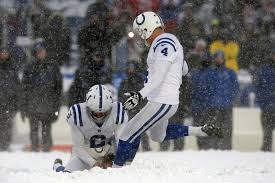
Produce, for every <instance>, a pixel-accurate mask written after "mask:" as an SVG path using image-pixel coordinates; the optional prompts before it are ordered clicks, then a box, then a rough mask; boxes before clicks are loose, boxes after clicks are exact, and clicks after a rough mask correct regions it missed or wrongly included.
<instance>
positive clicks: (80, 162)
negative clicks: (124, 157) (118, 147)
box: [53, 85, 139, 172]
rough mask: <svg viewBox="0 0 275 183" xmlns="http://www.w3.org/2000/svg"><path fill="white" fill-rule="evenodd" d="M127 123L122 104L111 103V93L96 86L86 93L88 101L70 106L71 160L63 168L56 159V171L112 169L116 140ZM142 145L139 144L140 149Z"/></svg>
mask: <svg viewBox="0 0 275 183" xmlns="http://www.w3.org/2000/svg"><path fill="white" fill-rule="evenodd" d="M127 121H128V115H127V113H126V112H125V111H124V109H123V107H122V104H121V103H120V102H114V103H113V101H112V96H111V92H110V91H109V90H108V89H107V87H105V86H104V85H95V86H93V87H92V88H91V89H90V90H89V92H88V93H87V94H86V102H85V103H79V104H75V105H73V106H71V107H70V111H69V113H68V116H67V122H68V124H69V125H70V127H71V135H72V152H71V158H70V160H69V161H68V163H67V164H66V166H63V165H62V160H61V159H56V160H55V163H54V166H53V169H54V170H55V171H56V172H60V171H62V172H73V171H82V170H86V169H87V170H89V169H91V168H93V167H95V166H99V167H101V168H107V167H111V166H112V160H113V154H114V151H115V144H116V143H115V141H116V139H118V134H119V131H120V130H119V129H120V127H121V126H122V124H124V123H126V122H127ZM138 145H139V144H137V146H138Z"/></svg>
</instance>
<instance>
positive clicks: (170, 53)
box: [153, 38, 177, 63]
mask: <svg viewBox="0 0 275 183" xmlns="http://www.w3.org/2000/svg"><path fill="white" fill-rule="evenodd" d="M153 52H154V58H155V61H156V62H158V61H168V62H171V63H173V62H174V61H175V59H176V57H177V46H176V43H175V41H174V40H173V39H172V38H161V39H159V40H158V41H157V42H156V43H155V44H154V46H153Z"/></svg>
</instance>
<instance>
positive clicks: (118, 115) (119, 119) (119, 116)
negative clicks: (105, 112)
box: [113, 102, 128, 126]
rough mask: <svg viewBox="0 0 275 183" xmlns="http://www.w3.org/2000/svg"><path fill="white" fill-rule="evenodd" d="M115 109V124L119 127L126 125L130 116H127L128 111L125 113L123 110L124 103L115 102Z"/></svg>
mask: <svg viewBox="0 0 275 183" xmlns="http://www.w3.org/2000/svg"><path fill="white" fill-rule="evenodd" d="M113 107H114V109H115V112H114V119H115V124H116V125H117V126H119V125H122V124H124V123H127V121H128V114H127V111H125V110H124V109H123V106H122V103H121V102H115V103H114V104H113Z"/></svg>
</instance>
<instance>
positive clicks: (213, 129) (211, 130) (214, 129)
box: [201, 124, 223, 138]
mask: <svg viewBox="0 0 275 183" xmlns="http://www.w3.org/2000/svg"><path fill="white" fill-rule="evenodd" d="M201 130H202V131H203V132H204V133H206V134H207V135H208V136H209V137H218V138H223V131H222V129H221V128H220V127H218V126H216V125H214V124H205V125H204V126H203V127H202V128H201Z"/></svg>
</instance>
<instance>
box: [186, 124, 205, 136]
mask: <svg viewBox="0 0 275 183" xmlns="http://www.w3.org/2000/svg"><path fill="white" fill-rule="evenodd" d="M188 135H189V136H198V137H207V134H206V133H204V132H203V131H202V130H201V126H199V127H195V126H188Z"/></svg>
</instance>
